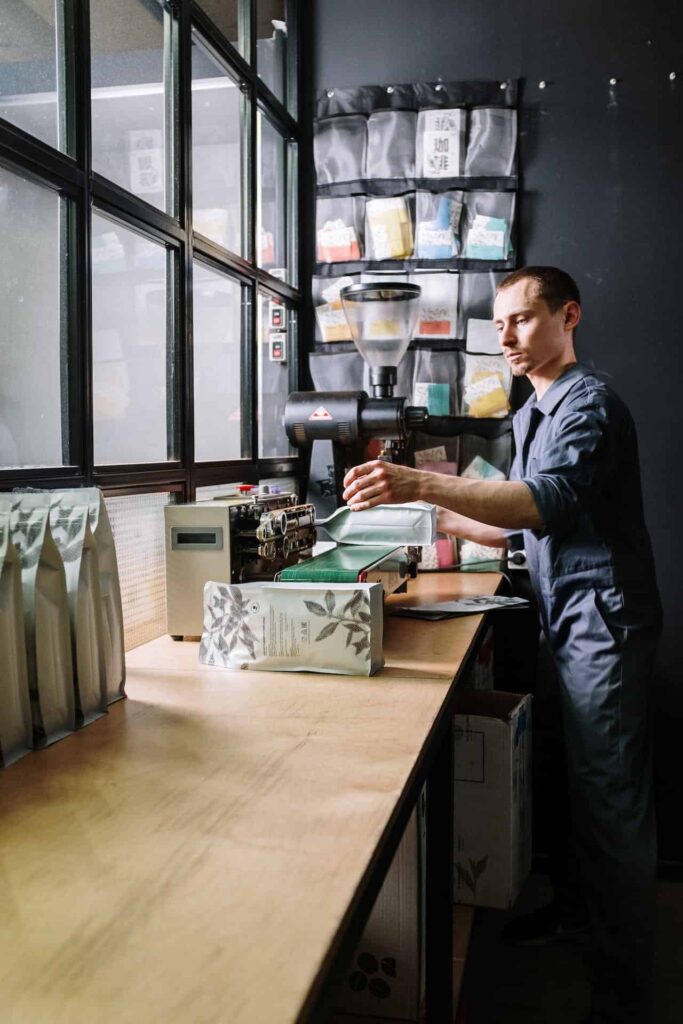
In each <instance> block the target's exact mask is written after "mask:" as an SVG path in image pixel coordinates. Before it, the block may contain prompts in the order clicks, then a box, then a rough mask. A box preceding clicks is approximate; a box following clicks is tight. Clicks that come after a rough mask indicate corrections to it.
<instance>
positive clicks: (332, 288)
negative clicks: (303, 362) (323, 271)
mask: <svg viewBox="0 0 683 1024" xmlns="http://www.w3.org/2000/svg"><path fill="white" fill-rule="evenodd" d="M359 280H360V278H359V275H358V274H355V275H353V274H348V275H345V276H344V277H336V278H329V277H314V278H313V286H312V295H313V308H314V310H315V322H316V341H325V342H330V341H353V338H352V337H351V331H350V329H349V325H348V323H347V320H346V317H345V315H344V310H343V309H342V304H341V299H340V298H339V292H340V291H341V289H342V288H345V287H346V286H347V285H352V284H358V282H359Z"/></svg>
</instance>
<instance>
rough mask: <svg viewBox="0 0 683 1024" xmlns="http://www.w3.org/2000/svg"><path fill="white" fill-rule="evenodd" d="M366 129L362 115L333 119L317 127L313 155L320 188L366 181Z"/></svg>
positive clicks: (322, 122) (365, 121)
mask: <svg viewBox="0 0 683 1024" xmlns="http://www.w3.org/2000/svg"><path fill="white" fill-rule="evenodd" d="M366 129H367V119H366V118H365V116H364V115H363V114H349V115H347V116H345V117H332V118H329V119H328V120H326V121H318V122H317V123H316V125H315V128H314V135H313V152H314V156H315V173H316V176H317V181H318V184H319V185H329V184H334V183H336V182H341V181H357V180H358V179H359V178H362V177H364V175H365V152H366V143H367V130H366Z"/></svg>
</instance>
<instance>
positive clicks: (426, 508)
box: [316, 501, 436, 547]
mask: <svg viewBox="0 0 683 1024" xmlns="http://www.w3.org/2000/svg"><path fill="white" fill-rule="evenodd" d="M316 526H322V527H323V529H325V530H327V532H328V534H329V535H330V537H331V538H332V540H336V541H337V543H339V544H372V545H375V544H387V545H390V546H392V547H400V546H402V545H406V546H411V545H412V546H415V547H419V546H420V545H422V544H433V543H434V542H435V540H436V505H430V504H429V503H428V502H426V501H411V502H406V503H405V504H403V505H375V507H374V508H367V509H363V510H362V511H359V512H352V511H351V509H350V508H348V507H347V506H346V505H344V506H343V507H342V508H338V509H337V511H336V512H333V513H332V515H331V516H329V518H327V519H323V520H318V521H317V522H316Z"/></svg>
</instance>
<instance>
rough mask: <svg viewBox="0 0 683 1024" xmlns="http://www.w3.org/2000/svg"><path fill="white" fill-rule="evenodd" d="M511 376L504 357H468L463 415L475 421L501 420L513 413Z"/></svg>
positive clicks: (464, 382) (470, 355)
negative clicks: (511, 409) (511, 408)
mask: <svg viewBox="0 0 683 1024" xmlns="http://www.w3.org/2000/svg"><path fill="white" fill-rule="evenodd" d="M511 384H512V375H511V373H510V368H509V366H508V365H507V362H506V361H505V357H504V356H502V355H500V356H491V355H474V354H473V353H471V352H468V353H466V355H465V373H464V377H463V386H462V402H461V412H462V415H463V416H472V417H474V418H475V419H488V418H489V417H492V418H494V419H499V418H501V417H503V416H507V414H508V413H509V412H510V387H511Z"/></svg>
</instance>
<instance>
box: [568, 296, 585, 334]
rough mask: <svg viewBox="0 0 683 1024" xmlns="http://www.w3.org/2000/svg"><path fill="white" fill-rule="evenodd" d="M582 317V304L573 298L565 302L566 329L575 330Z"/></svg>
mask: <svg viewBox="0 0 683 1024" xmlns="http://www.w3.org/2000/svg"><path fill="white" fill-rule="evenodd" d="M580 319H581V306H580V305H579V304H578V302H575V301H574V300H573V299H572V300H571V301H570V302H565V304H564V326H565V330H568V331H573V330H574V329H575V327H576V325H577V324H578V322H579V320H580Z"/></svg>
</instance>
